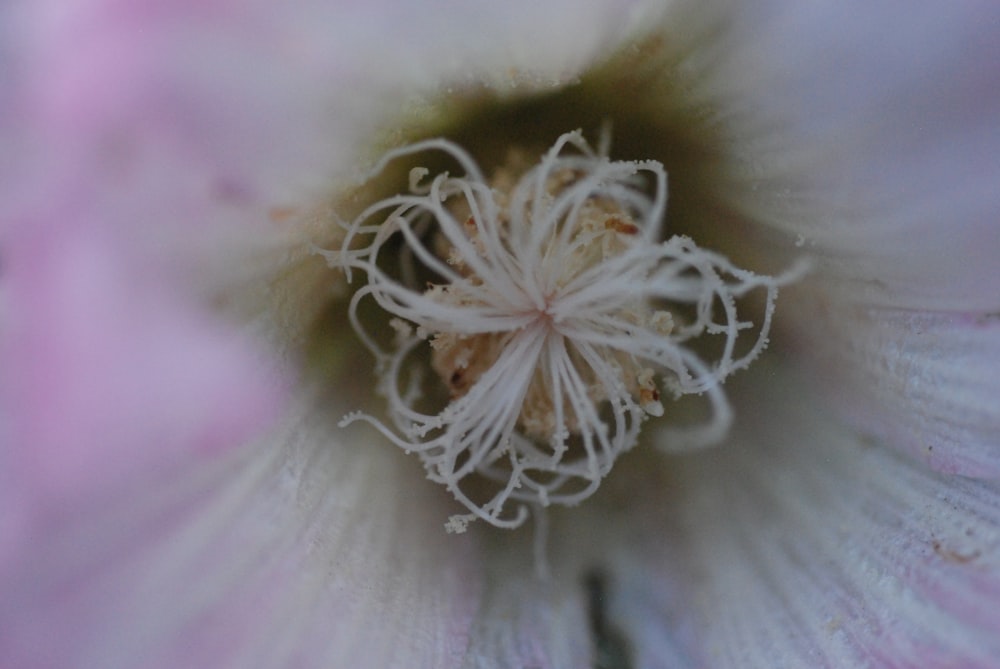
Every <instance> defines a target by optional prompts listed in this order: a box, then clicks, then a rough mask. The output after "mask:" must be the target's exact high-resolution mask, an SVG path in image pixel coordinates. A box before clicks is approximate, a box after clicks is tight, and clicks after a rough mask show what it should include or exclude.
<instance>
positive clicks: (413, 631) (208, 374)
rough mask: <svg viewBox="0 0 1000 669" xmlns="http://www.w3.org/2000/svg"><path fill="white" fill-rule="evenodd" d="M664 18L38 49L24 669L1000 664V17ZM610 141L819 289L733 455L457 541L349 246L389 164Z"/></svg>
mask: <svg viewBox="0 0 1000 669" xmlns="http://www.w3.org/2000/svg"><path fill="white" fill-rule="evenodd" d="M661 4H662V3H655V2H652V1H651V0H650V1H649V2H644V1H643V0H632V1H630V2H611V1H610V0H609V1H604V0H590V1H588V2H587V3H585V6H583V5H581V4H580V3H579V2H570V1H569V0H557V1H556V2H550V3H544V4H542V5H539V3H530V2H520V1H518V2H514V3H492V4H486V3H481V4H480V3H477V4H470V3H463V2H433V3H430V4H429V3H426V2H424V3H413V4H412V5H410V4H407V3H391V2H375V3H366V4H361V3H346V2H335V1H330V0H328V1H327V2H323V1H322V0H294V1H293V2H291V3H266V2H258V3H254V2H244V3H238V2H223V1H221V0H204V1H201V2H176V3H169V2H157V1H155V0H148V1H132V2H128V1H126V0H87V1H83V0H81V1H79V2H75V3H73V2H69V3H68V2H65V1H63V0H31V1H29V0H24V1H22V2H16V1H15V2H12V3H7V5H5V6H4V7H3V8H2V9H0V45H2V46H0V64H2V66H0V72H2V82H3V85H2V86H0V147H2V150H3V153H2V158H0V221H2V224H3V226H2V228H0V235H2V236H0V444H2V446H0V593H2V597H0V666H4V667H8V666H9V667H53V666H59V667H62V666H81V667H102V668H103V667H134V666H143V667H146V666H149V667H177V666H211V667H218V666H223V667H227V666H232V667H243V666H280V667H286V666H302V667H404V668H411V667H434V668H441V667H497V668H499V667H546V668H548V667H591V666H600V667H673V666H691V667H702V666H709V667H741V668H742V667H768V668H770V667H803V666H829V667H859V666H871V667H989V666H992V665H993V664H994V663H995V658H996V657H998V656H1000V615H998V614H997V613H996V611H997V608H998V606H1000V488H998V482H997V481H998V475H1000V436H998V435H1000V403H998V402H997V399H996V398H997V397H998V394H1000V318H998V316H997V314H998V313H1000V262H997V258H998V257H1000V225H998V216H1000V189H998V188H997V183H998V177H1000V163H998V158H997V156H998V155H1000V150H998V149H1000V121H998V120H997V119H998V118H1000V85H998V84H1000V74H998V73H1000V69H998V68H997V67H996V64H997V63H998V62H1000V38H998V37H997V35H998V32H997V27H998V25H1000V12H998V10H997V9H996V8H995V6H994V5H993V4H992V3H989V2H985V1H982V2H975V1H972V0H970V1H968V2H958V3H947V4H941V6H940V7H933V8H924V7H906V8H898V7H896V6H894V5H891V4H886V3H883V4H881V5H878V4H876V5H872V4H871V3H846V4H845V3H843V2H839V3H837V2H820V3H811V4H803V3H799V2H780V1H778V0H772V1H770V2H762V3H754V5H753V6H728V5H729V4H730V3H724V2H717V3H710V4H708V5H706V4H705V3H697V2H690V3H675V4H674V5H671V6H668V7H661V6H660V5H661ZM604 120H611V121H612V122H613V124H614V139H615V150H616V151H617V152H620V153H621V155H622V156H625V157H627V158H629V159H638V160H645V159H651V160H656V161H660V162H662V163H663V164H664V166H665V169H666V172H667V173H668V174H669V180H670V198H669V203H668V206H667V211H668V218H667V221H666V225H667V227H668V228H671V229H674V230H677V231H680V232H685V233H686V234H690V235H691V236H692V237H695V238H696V241H697V242H698V243H699V245H701V246H702V247H708V248H711V249H713V250H715V251H717V252H719V253H725V254H726V255H727V256H728V257H729V258H731V259H732V260H733V261H734V262H735V263H738V264H739V265H740V266H744V267H750V268H752V269H754V270H756V271H760V272H772V273H773V272H780V271H781V269H782V268H784V267H786V266H787V263H788V262H789V261H790V260H791V259H794V258H796V257H800V256H808V257H809V258H810V259H811V260H812V263H813V270H812V272H811V273H810V274H809V275H808V276H807V277H806V278H805V279H803V280H801V281H799V282H798V283H796V284H795V285H794V286H790V287H789V288H788V289H787V290H784V291H783V292H782V297H781V299H780V300H779V302H778V305H777V312H776V317H775V324H774V331H773V337H772V339H773V341H772V344H771V347H770V349H769V351H768V353H767V354H766V355H765V356H763V357H762V358H761V359H760V360H758V361H757V362H756V363H755V365H754V366H753V367H751V368H750V369H749V370H746V371H741V372H740V373H738V374H736V375H735V376H733V378H732V379H731V380H729V381H727V383H726V385H725V391H726V394H727V396H728V398H729V399H728V402H729V403H730V405H731V407H732V411H733V421H734V422H733V425H732V428H731V429H730V431H729V433H728V436H727V437H726V439H725V440H724V441H723V442H722V443H721V444H719V445H717V446H715V447H712V448H706V449H702V450H699V451H697V452H696V453H692V454H688V455H684V456H667V455H664V454H662V453H660V452H658V451H657V449H655V448H652V446H653V445H656V444H657V443H658V442H663V441H664V440H665V439H667V437H665V436H664V435H665V434H666V432H667V428H664V427H662V426H661V425H660V423H658V422H656V421H654V420H650V421H648V422H646V423H645V425H644V428H643V432H644V435H645V441H640V442H639V443H638V445H637V446H636V447H635V448H634V449H633V450H631V451H630V452H629V453H627V454H626V455H625V456H623V457H622V458H621V459H620V462H618V463H617V465H616V467H615V469H614V471H613V472H611V473H610V474H609V475H607V477H606V478H605V479H604V481H603V483H602V487H601V489H600V490H599V491H597V492H596V494H594V496H593V498H591V499H589V500H587V502H586V503H584V504H582V505H581V506H579V507H575V508H571V509H563V510H554V511H552V512H551V513H550V514H549V518H548V537H547V542H546V544H545V545H541V544H536V543H534V536H535V535H533V533H532V532H531V530H530V528H522V529H520V530H514V531H505V530H497V529H495V528H490V527H488V526H485V525H483V524H482V523H479V524H473V525H471V526H470V527H469V531H468V532H466V533H464V534H461V535H449V534H446V533H445V532H444V529H443V523H444V522H445V520H446V519H447V518H448V517H449V516H450V515H452V514H454V513H455V512H456V511H458V512H461V511H462V509H461V507H458V506H457V505H456V503H455V500H454V499H453V498H452V497H451V496H450V495H449V494H448V493H447V492H446V491H445V490H443V489H441V488H440V487H439V486H438V485H437V484H435V483H434V482H432V481H428V480H426V479H425V478H424V472H423V471H422V470H421V467H420V464H419V462H418V461H416V460H415V459H413V458H410V457H407V456H406V455H405V454H403V453H402V452H401V451H399V450H398V449H397V448H395V447H394V446H392V445H391V444H390V443H389V442H388V441H387V440H386V439H384V438H383V437H382V436H381V435H379V434H378V433H377V432H375V431H374V430H370V429H365V428H363V427H358V426H352V427H348V428H346V429H341V428H338V426H337V423H338V421H339V420H340V419H341V418H342V417H343V415H344V414H345V413H347V412H348V411H349V410H353V409H356V408H358V406H359V404H360V405H363V408H364V409H365V410H366V411H368V412H369V413H372V414H375V415H378V414H379V412H382V411H384V409H385V406H384V403H381V400H380V399H379V398H378V397H374V395H373V392H372V391H373V390H374V389H375V385H376V381H375V377H374V372H373V371H372V366H371V360H370V359H368V358H367V357H365V354H363V353H362V351H363V348H362V347H360V346H359V344H358V342H357V341H356V338H355V335H354V332H353V331H352V330H351V328H350V327H348V325H347V320H346V316H345V314H346V307H345V306H344V296H345V293H344V292H343V290H344V285H343V283H342V281H341V279H340V278H338V274H337V273H336V272H335V271H333V270H331V269H330V268H329V267H327V265H326V263H325V262H324V259H323V258H322V257H321V256H319V255H316V254H314V253H313V249H315V248H317V247H321V248H328V247H330V243H331V242H332V241H334V240H335V239H336V237H337V234H339V233H338V230H339V227H338V225H337V224H336V220H337V218H338V217H341V216H343V217H346V218H347V219H350V218H351V217H352V212H351V211H350V210H351V208H352V207H354V208H357V207H363V206H364V205H365V204H367V203H368V202H370V201H371V200H372V199H373V198H375V197H377V196H381V195H382V194H373V193H368V192H366V191H365V190H364V189H363V188H361V187H360V186H359V184H360V182H361V181H362V180H363V179H361V177H362V175H364V174H365V173H366V171H367V170H368V168H370V167H371V166H372V165H373V164H374V163H375V161H376V160H377V159H378V157H379V155H381V154H382V153H384V151H386V150H387V149H390V148H393V147H396V146H400V145H402V144H405V143H406V142H407V141H408V140H413V139H417V138H423V137H433V136H440V135H445V134H447V135H448V136H451V137H453V138H454V139H455V140H456V141H459V142H460V143H461V144H462V145H463V146H465V147H466V148H467V149H468V150H469V151H471V152H473V153H478V154H479V155H482V156H489V155H492V154H496V153H497V152H498V151H499V150H501V149H504V148H506V147H508V146H511V145H515V146H520V145H522V144H525V145H526V144H532V143H537V142H541V144H542V145H543V146H546V145H550V144H551V143H552V141H553V140H554V139H555V138H556V137H557V136H559V135H560V134H562V133H563V132H566V131H569V130H572V129H574V128H577V127H583V128H585V129H587V131H588V134H589V132H590V129H591V128H596V127H597V126H598V125H599V124H600V123H601V122H602V121H604ZM536 132H537V137H536V136H534V135H532V133H536ZM404 181H405V176H404ZM390 185H392V184H388V183H381V186H390ZM375 187H380V185H379V184H376V186H375ZM354 213H356V212H354ZM338 291H340V292H338ZM664 406H665V407H666V413H668V414H670V413H671V411H672V408H671V407H672V406H673V405H671V403H670V402H669V401H667V402H665V403H664ZM677 406H678V407H682V406H683V405H677ZM682 412H683V408H681V409H679V410H678V411H677V412H675V413H682ZM665 425H670V423H669V422H668V423H665ZM536 549H537V550H536ZM542 552H544V555H545V557H546V562H547V564H548V567H549V575H548V577H547V578H546V579H539V578H538V577H537V576H536V573H535V566H536V558H537V557H538V554H539V553H542Z"/></svg>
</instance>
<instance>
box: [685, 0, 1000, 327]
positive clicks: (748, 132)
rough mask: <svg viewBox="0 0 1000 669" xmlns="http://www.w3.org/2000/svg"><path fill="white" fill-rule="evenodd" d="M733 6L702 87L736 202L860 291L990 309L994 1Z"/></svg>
mask: <svg viewBox="0 0 1000 669" xmlns="http://www.w3.org/2000/svg"><path fill="white" fill-rule="evenodd" d="M733 18H734V21H733V23H734V25H735V26H736V27H735V28H734V29H733V31H732V32H730V33H727V35H726V36H725V39H721V40H720V41H719V46H718V47H717V48H718V51H719V52H720V54H721V55H720V57H718V58H714V59H706V61H707V62H708V65H707V66H706V71H705V72H704V73H702V77H703V81H704V83H703V84H700V85H699V87H700V89H699V94H700V95H703V96H706V97H708V98H710V99H711V100H712V102H713V103H715V104H716V105H717V107H718V108H719V109H721V110H723V111H724V112H725V117H724V118H725V122H726V124H727V126H728V129H729V132H730V133H731V134H732V136H733V138H734V141H733V143H732V146H733V147H734V151H733V153H734V155H733V159H734V161H735V163H734V164H735V165H736V167H735V169H734V174H733V181H732V189H731V190H730V191H729V192H728V194H727V195H726V197H727V198H728V199H729V200H730V203H731V205H732V206H733V207H734V208H735V209H736V210H737V211H739V212H741V213H742V214H743V215H744V216H746V217H748V218H750V219H752V220H754V221H757V222H759V223H763V224H764V225H766V226H769V227H774V228H777V229H779V230H781V231H783V232H785V233H787V235H788V237H789V239H790V240H795V239H796V238H797V241H798V244H799V245H800V246H801V247H802V248H801V250H799V251H797V252H798V253H810V254H814V255H818V256H820V257H822V258H824V259H825V262H824V263H822V265H823V267H824V268H825V269H826V270H828V274H829V277H830V278H832V279H834V280H836V281H838V282H841V283H844V284H846V288H847V290H849V291H850V292H851V293H852V294H854V295H855V297H857V298H858V299H863V300H865V301H867V302H871V303H877V304H880V305H886V306H890V307H897V308H920V309H963V310H991V309H995V308H996V307H997V305H998V297H997V292H996V287H997V285H1000V264H998V263H997V262H996V257H997V255H998V253H1000V227H998V226H997V225H996V221H997V218H998V216H1000V189H997V188H996V184H997V183H998V181H1000V158H998V156H1000V131H998V125H997V120H996V119H997V118H998V116H1000V70H998V68H996V67H994V66H993V64H994V63H997V62H1000V37H998V35H1000V33H998V31H997V29H996V28H997V25H998V24H1000V11H998V6H997V5H996V3H992V2H989V1H988V0H963V1H961V2H957V3H948V4H947V5H933V6H931V5H924V6H921V7H920V8H916V9H915V8H913V7H901V6H898V5H895V4H893V3H877V4H876V5H874V6H873V5H872V4H871V3H852V2H848V3H844V2H819V3H815V2H814V3H809V4H808V5H803V4H802V3H785V2H780V1H779V2H771V3H765V4H764V5H761V4H760V3H756V4H754V5H753V7H747V8H745V9H744V10H743V11H736V12H734V15H733ZM768 241H769V242H770V243H772V244H773V239H771V240H768ZM791 250H792V251H796V250H795V249H791Z"/></svg>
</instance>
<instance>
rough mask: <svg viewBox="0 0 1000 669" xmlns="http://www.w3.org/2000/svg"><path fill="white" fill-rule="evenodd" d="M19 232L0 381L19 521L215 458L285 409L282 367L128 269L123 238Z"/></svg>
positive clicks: (7, 466)
mask: <svg viewBox="0 0 1000 669" xmlns="http://www.w3.org/2000/svg"><path fill="white" fill-rule="evenodd" d="M8 242H9V243H8V244H7V245H6V246H5V248H4V251H5V255H4V260H5V264H4V268H3V269H4V282H5V291H6V293H7V309H6V314H5V321H6V323H5V325H6V329H5V332H4V333H3V336H2V338H0V359H2V360H3V361H4V366H3V369H4V374H3V377H2V385H0V390H2V400H3V406H4V415H5V416H6V425H5V426H4V427H5V432H6V439H5V442H6V447H5V449H4V452H3V459H4V467H3V470H4V476H5V478H6V479H7V480H6V481H5V483H6V485H5V486H4V490H3V496H4V497H5V499H6V501H7V502H8V503H7V504H4V505H3V508H4V509H5V510H6V511H7V512H8V513H10V514H12V516H11V518H10V519H9V520H8V521H7V523H9V524H10V525H9V526H10V527H13V526H16V525H17V524H18V523H19V521H17V518H18V517H19V516H20V517H21V520H22V521H23V522H28V521H30V519H31V517H32V516H33V515H35V514H47V513H65V512H69V511H71V510H72V509H74V507H75V505H76V504H77V503H79V501H80V500H81V499H82V498H84V497H85V496H89V495H98V496H103V495H105V494H108V493H109V492H110V490H113V489H115V488H116V487H117V486H120V485H122V484H123V482H126V481H132V482H133V483H135V482H138V481H144V480H147V479H150V478H155V477H158V476H162V475H163V474H164V473H166V472H169V471H170V470H171V469H173V468H175V467H176V466H178V465H179V464H180V463H183V462H185V461H187V460H189V459H190V458H191V457H192V456H198V457H202V458H205V459H210V458H211V457H214V456H215V455H216V454H217V453H218V452H219V451H221V450H223V449H227V448H232V447H233V446H236V445H239V444H241V443H243V441H244V440H245V439H247V438H248V437H249V436H251V435H253V434H254V433H255V432H257V431H258V430H260V429H261V428H262V427H264V426H265V425H266V424H267V422H268V421H269V420H270V419H271V418H273V417H274V416H275V415H276V412H277V409H278V407H279V405H280V401H281V397H282V394H283V390H282V385H283V384H284V382H283V381H282V380H281V378H280V377H279V376H278V374H277V372H276V370H275V368H274V367H271V368H268V366H267V365H266V364H265V358H264V357H263V356H262V355H261V354H260V353H259V352H256V351H254V349H253V347H252V346H251V345H249V343H248V342H245V341H241V340H240V338H239V337H237V336H234V335H233V334H232V333H231V332H228V331H227V330H226V329H225V328H224V327H222V325H221V324H220V323H216V322H213V321H212V319H209V318H207V317H206V316H205V315H204V314H201V313H199V312H198V311H197V310H195V309H192V308H191V307H189V306H188V305H186V304H184V303H183V302H181V301H180V299H179V297H178V296H177V295H175V294H173V293H172V291H171V290H170V289H169V287H168V286H166V285H164V283H163V282H162V281H161V280H160V278H159V277H157V276H150V275H149V274H148V273H145V272H143V271H141V270H139V269H138V268H136V267H129V264H130V260H131V261H132V262H135V261H137V260H138V258H132V259H130V258H128V254H127V253H124V252H122V250H121V249H120V248H119V247H120V246H121V245H120V244H115V243H113V242H111V241H110V240H107V239H102V238H101V235H100V234H96V233H94V232H91V233H90V234H81V232H80V231H79V230H72V229H59V230H55V231H51V232H49V231H38V232H29V231H26V230H24V231H21V234H19V235H18V236H17V237H14V238H11V239H9V240H8ZM10 531H11V532H13V530H10ZM16 538H17V537H16V533H15V535H14V536H9V537H5V539H6V540H5V541H4V542H3V544H8V541H13V540H15V539H16ZM3 548H4V550H0V553H6V552H8V551H9V550H12V549H11V548H10V547H9V545H4V547H3Z"/></svg>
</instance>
